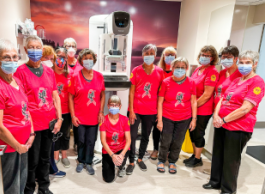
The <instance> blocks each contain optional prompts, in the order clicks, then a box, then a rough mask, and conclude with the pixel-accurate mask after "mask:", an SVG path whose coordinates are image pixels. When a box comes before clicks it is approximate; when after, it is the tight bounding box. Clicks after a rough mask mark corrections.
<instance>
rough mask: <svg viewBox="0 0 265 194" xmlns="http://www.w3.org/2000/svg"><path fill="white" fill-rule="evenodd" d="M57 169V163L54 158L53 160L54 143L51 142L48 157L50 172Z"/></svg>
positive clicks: (52, 172)
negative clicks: (49, 155) (49, 156)
mask: <svg viewBox="0 0 265 194" xmlns="http://www.w3.org/2000/svg"><path fill="white" fill-rule="evenodd" d="M59 139H60V138H59ZM57 141H58V140H57ZM58 171H59V170H58V168H57V165H56V163H55V160H54V143H52V149H51V158H50V174H55V173H57V172H58Z"/></svg>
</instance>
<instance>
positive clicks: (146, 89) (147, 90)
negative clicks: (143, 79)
mask: <svg viewBox="0 0 265 194" xmlns="http://www.w3.org/2000/svg"><path fill="white" fill-rule="evenodd" d="M150 90H151V83H149V82H147V83H146V84H145V86H144V93H143V95H142V98H143V97H145V96H148V97H149V98H151V94H150Z"/></svg>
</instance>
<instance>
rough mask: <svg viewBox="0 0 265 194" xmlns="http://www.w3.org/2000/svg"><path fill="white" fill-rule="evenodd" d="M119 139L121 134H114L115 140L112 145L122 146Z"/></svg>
mask: <svg viewBox="0 0 265 194" xmlns="http://www.w3.org/2000/svg"><path fill="white" fill-rule="evenodd" d="M118 139H119V133H117V132H114V133H113V134H112V140H113V142H111V145H117V144H120V142H118Z"/></svg>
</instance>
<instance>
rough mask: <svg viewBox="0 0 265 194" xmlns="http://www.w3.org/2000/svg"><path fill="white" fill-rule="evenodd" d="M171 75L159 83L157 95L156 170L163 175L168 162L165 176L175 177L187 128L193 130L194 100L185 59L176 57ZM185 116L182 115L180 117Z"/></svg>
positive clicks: (194, 122) (195, 104)
mask: <svg viewBox="0 0 265 194" xmlns="http://www.w3.org/2000/svg"><path fill="white" fill-rule="evenodd" d="M171 64H172V72H173V75H172V76H171V77H168V78H166V79H164V80H163V82H162V85H161V88H160V89H159V94H158V96H159V97H158V106H157V109H158V111H157V112H158V113H157V119H158V123H157V128H158V129H159V130H160V131H161V142H160V149H159V157H158V160H159V162H158V164H157V170H158V172H161V173H164V172H165V162H166V160H167V155H168V152H169V150H170V153H169V155H168V162H169V166H168V168H169V173H171V174H176V173H177V169H176V164H175V163H176V162H177V161H178V158H179V153H180V151H181V146H182V143H183V141H184V138H185V135H186V132H187V130H188V129H190V130H191V131H193V130H194V129H195V127H196V118H197V100H196V86H195V82H194V81H193V80H192V79H191V78H189V77H186V72H187V70H188V68H189V63H188V60H187V59H186V58H184V57H178V58H177V59H175V60H174V61H173V62H172V63H171ZM183 113H185V114H183Z"/></svg>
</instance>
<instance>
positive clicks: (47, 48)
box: [42, 45, 57, 62]
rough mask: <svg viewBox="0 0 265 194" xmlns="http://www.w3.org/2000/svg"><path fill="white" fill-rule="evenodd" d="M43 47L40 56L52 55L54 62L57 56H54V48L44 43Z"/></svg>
mask: <svg viewBox="0 0 265 194" xmlns="http://www.w3.org/2000/svg"><path fill="white" fill-rule="evenodd" d="M43 48H44V51H43V53H42V57H46V56H49V55H53V56H54V59H53V62H55V61H56V58H57V56H56V54H55V52H54V49H53V48H52V47H51V46H48V45H44V46H43Z"/></svg>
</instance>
